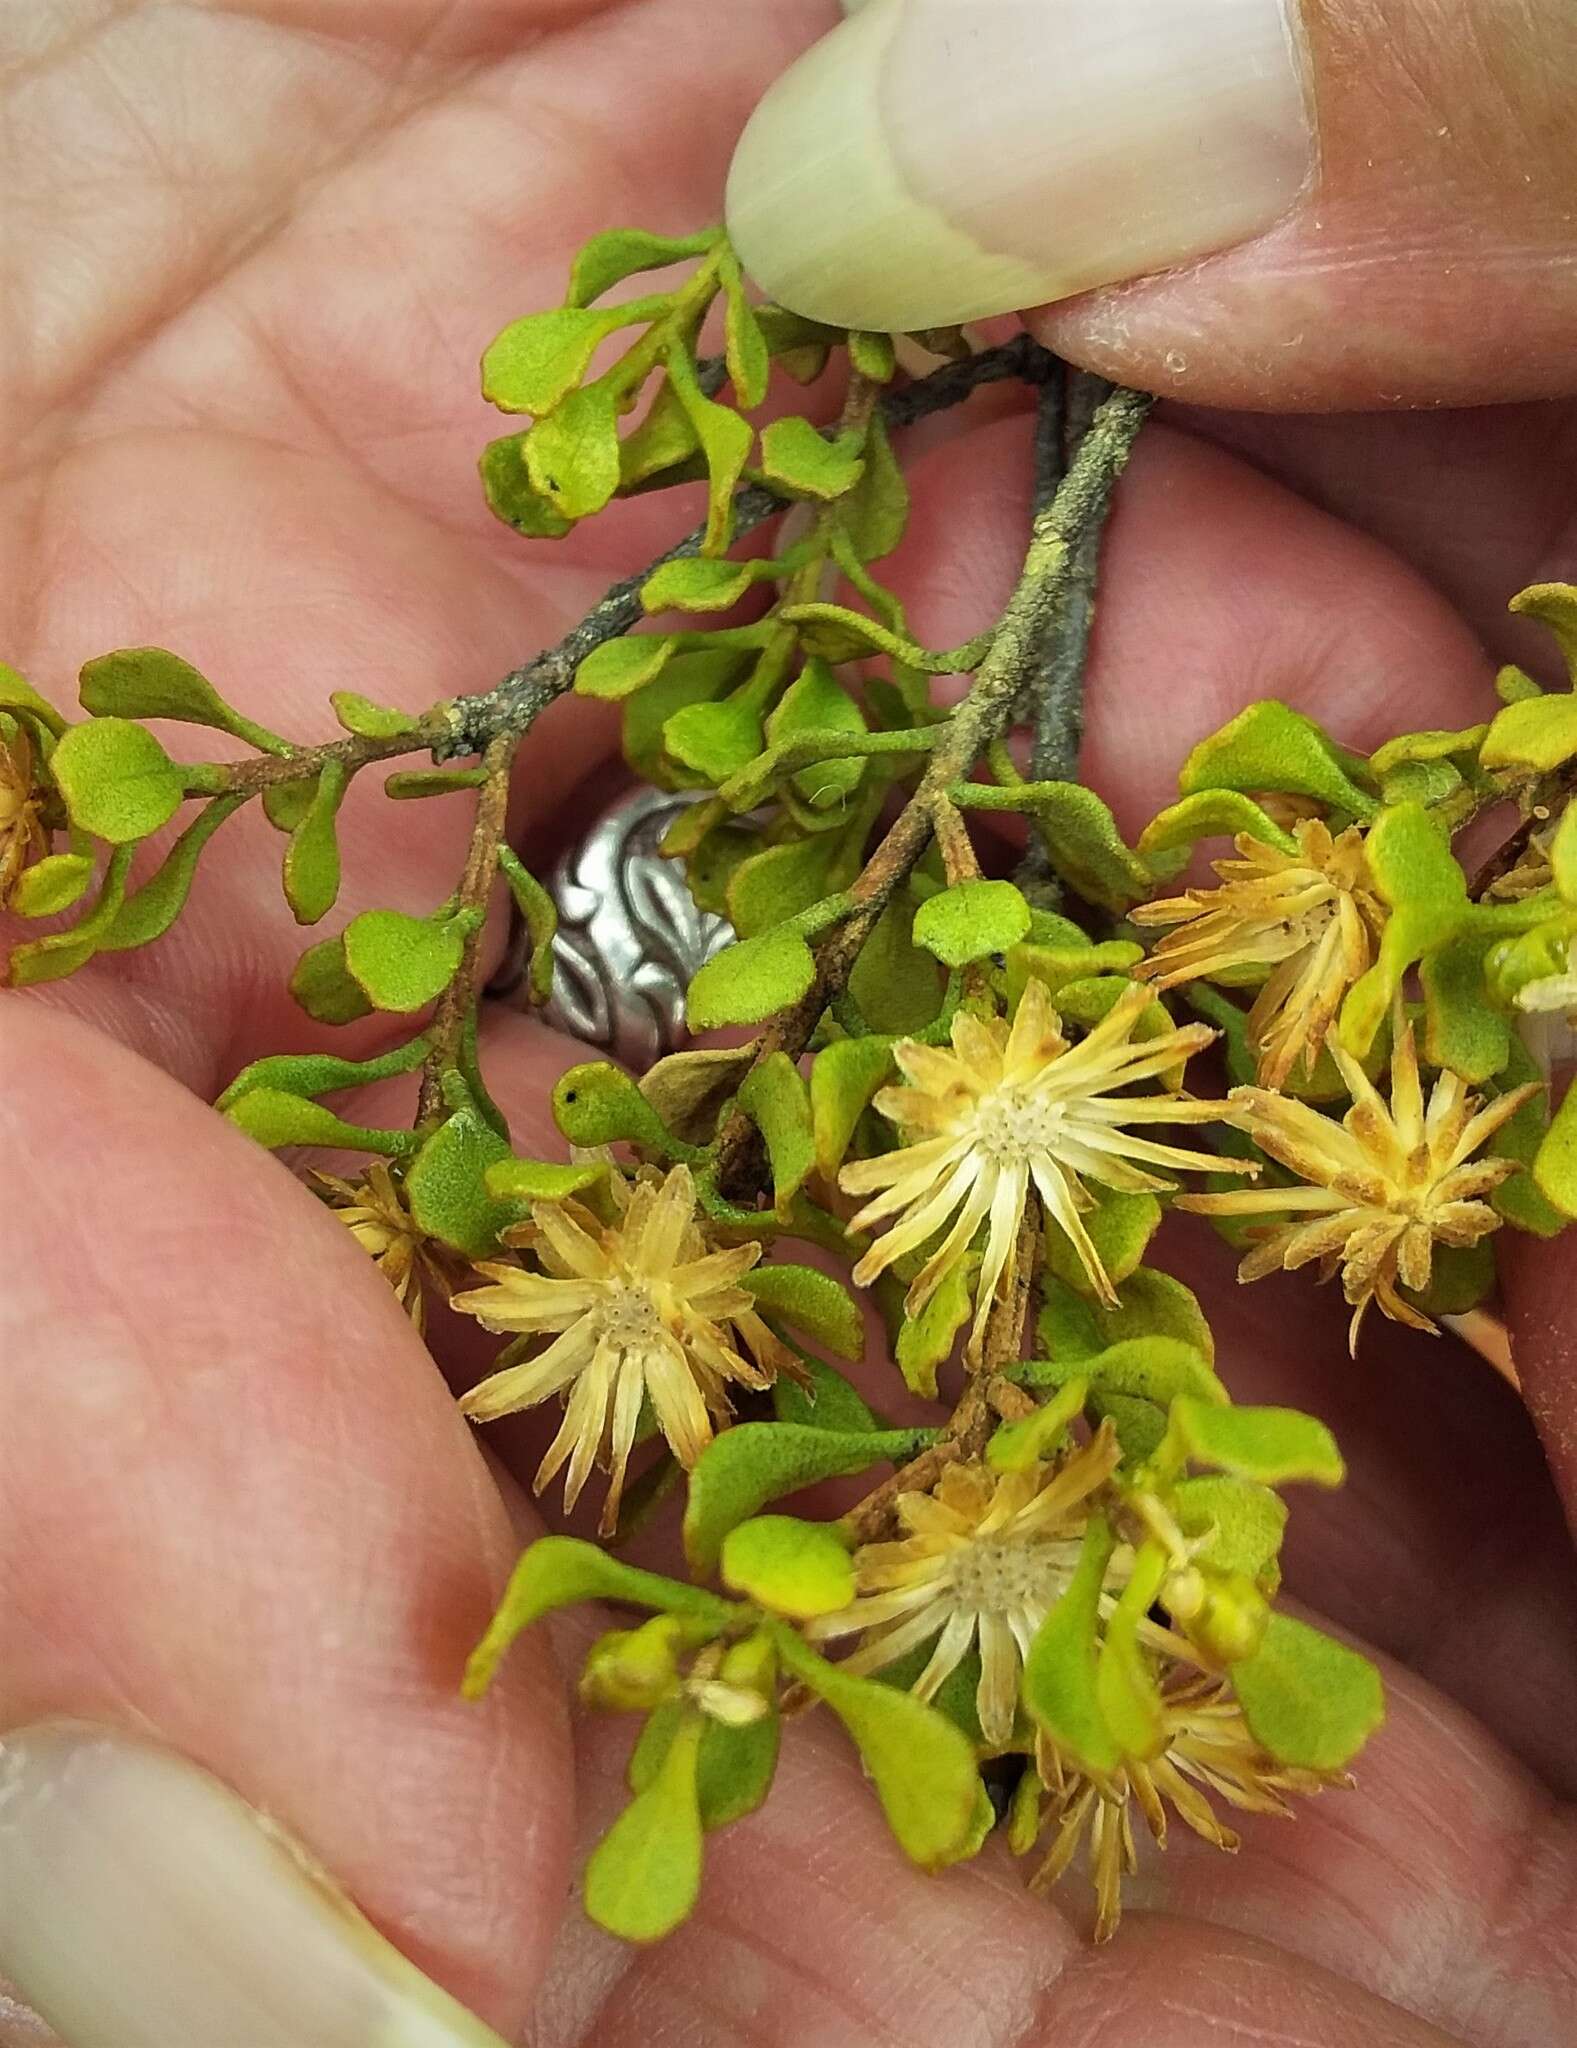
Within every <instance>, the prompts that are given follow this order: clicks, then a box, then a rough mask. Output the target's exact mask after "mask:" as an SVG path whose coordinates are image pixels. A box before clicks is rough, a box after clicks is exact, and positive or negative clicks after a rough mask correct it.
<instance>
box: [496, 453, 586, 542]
mask: <svg viewBox="0 0 1577 2048" xmlns="http://www.w3.org/2000/svg"><path fill="white" fill-rule="evenodd" d="M527 438H528V437H527V435H526V434H524V433H520V434H504V435H501V436H500V438H499V439H498V440H496V441H489V442H488V444H487V446H486V447H485V448H484V449H483V450H482V453H481V455H480V456H479V457H478V459H477V465H476V467H477V473H478V475H479V476H480V477H481V479H482V494H483V496H484V497H485V498H486V499H487V504H488V510H489V511H490V512H492V513H493V514H494V516H495V517H496V518H499V519H502V520H503V522H504V524H505V525H506V526H512V527H513V528H514V529H515V531H516V533H523V534H524V535H525V536H526V538H527V540H562V539H563V537H564V535H565V534H566V533H568V532H569V530H570V528H571V527H572V526H573V525H574V524H575V522H574V520H573V519H566V518H565V517H564V515H563V513H562V512H560V511H559V509H558V507H557V506H556V505H554V504H553V503H552V501H551V500H550V499H549V498H548V497H547V496H546V495H545V494H544V493H543V492H541V491H539V490H538V489H537V487H536V486H535V484H533V483H532V481H531V477H530V473H529V472H528V470H527V468H526V440H527Z"/></svg>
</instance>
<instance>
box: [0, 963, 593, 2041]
mask: <svg viewBox="0 0 1577 2048" xmlns="http://www.w3.org/2000/svg"><path fill="white" fill-rule="evenodd" d="M0 1046H3V1050H0V1070H3V1071H4V1073H5V1075H6V1078H7V1087H6V1090H5V1093H4V1097H3V1099H0V1125H3V1141H0V1142H3V1150H4V1155H5V1157H6V1158H7V1160H8V1161H9V1163H10V1164H9V1171H10V1173H11V1176H12V1178H11V1184H10V1192H9V1196H8V1201H7V1283H6V1290H5V1294H4V1308H3V1331H4V1336H3V1341H0V1353H3V1356H4V1360H5V1372H6V1379H7V1382H8V1385H7V1390H6V1396H5V1400H4V1408H5V1413H6V1417H7V1455H6V1458H5V1461H4V1465H3V1468H0V1601H3V1605H4V1611H5V1614H6V1629H5V1636H6V1654H5V1658H4V1660H3V1663H0V1728H4V1729H8V1730H10V1731H12V1733H11V1735H9V1736H7V1737H6V1738H5V1740H4V1742H3V1743H0V1777H3V1778H4V1781H5V1783H6V1786H7V1792H6V1796H5V1797H4V1799H0V1808H3V1814H0V1894H3V1895H4V1896H3V1897H0V1976H9V1977H11V1978H12V1979H13V1980H14V1981H15V1982H16V1983H17V1985H18V1987H19V1989H20V1990H21V1992H22V1994H23V1995H24V1996H25V1997H31V1998H32V1999H33V2000H34V2001H36V2002H37V2003H38V2004H39V2005H40V2007H41V2008H42V2009H43V2010H44V2012H45V2014H46V2016H47V2017H49V2018H51V2019H52V2020H53V2021H54V2022H55V2024H56V2025H57V2026H58V2027H59V2029H60V2031H61V2032H62V2033H63V2034H64V2035H65V2037H66V2038H67V2040H68V2041H70V2042H71V2044H72V2048H98V2044H100V2043H105V2044H110V2043H113V2044H114V2048H143V2044H144V2043H148V2044H154V2043H157V2044H159V2048H169V2044H171V2043H173V2042H176V2041H181V2042H191V2043H196V2042H198V2041H204V2042H215V2043H217V2042H220V2041H225V2042H237V2043H239V2042H243V2041H244V2042H246V2043H248V2044H249V2048H252V2044H256V2048H272V2044H274V2043H275V2042H276V2041H277V2042H279V2043H281V2044H283V2043H285V2042H287V2041H289V2042H294V2043H299V2042H303V2041H308V2040H310V2041H311V2042H313V2044H314V2048H340V2044H341V2043H343V2044H344V2048H352V2044H353V2043H354V2048H365V2044H367V2043H369V2042H371V2041H374V2040H378V2039H385V2040H387V2041H388V2042H389V2043H390V2044H391V2048H393V2044H395V2043H396V2042H399V2043H404V2042H406V2041H409V2042H410V2043H411V2044H413V2048H414V2043H415V2042H416V2041H417V2040H418V2039H420V2040H422V2041H424V2042H425V2041H428V2040H430V2041H432V2042H433V2043H435V2044H436V2043H439V2042H446V2041H448V2040H449V2039H451V2038H454V2039H455V2040H470V2039H473V2038H480V2037H478V2036H476V2034H475V2029H474V2028H473V2031H472V2034H470V2035H468V2034H466V2032H465V2031H464V2024H463V2023H462V2021H461V2019H460V2018H458V2017H456V2014H457V2013H458V2008H453V2009H451V2007H450V2006H449V2005H445V2004H444V2002H443V2000H442V1999H441V1998H440V1997H439V1995H438V1993H437V1992H436V1990H433V1991H432V1992H431V1995H430V1996H429V1994H428V1993H427V1992H426V1991H423V1990H422V1989H421V1977H420V1976H418V1970H419V1971H420V1972H421V1973H423V1974H424V1975H425V1976H426V1977H429V1978H431V1979H432V1980H434V1982H435V1983H441V1984H442V1985H443V1986H444V1987H445V1988H446V1990H447V1991H448V1992H450V1993H452V1994H453V1995H454V1996H455V1997H457V1998H458V1999H460V2000H461V2001H463V2003H464V2004H465V2005H466V2006H469V2007H471V2008H473V2009H475V2010H476V2011H478V2012H481V2013H484V2014H485V2015H486V2016H487V2017H488V2019H489V2020H490V2021H492V2022H494V2023H496V2024H498V2025H499V2026H501V2027H503V2028H506V2029H507V2028H510V2027H512V2026H514V2025H515V2024H516V2023H517V2022H518V2020H519V2018H520V2016H521V2013H522V2011H523V2009H524V2005H525V2003H526V2001H527V2000H528V1998H529V1996H530V1993H531V1989H532V1985H533V1982H534V1979H535V1976H536V1973H537V1972H538V1970H539V1969H540V1967H541V1963H542V1959H543V1955H544V1952H545V1947H546V1944H547V1941H548V1939H549V1936H550V1934H551V1928H552V1924H553V1919H554V1916H555V1913H556V1910H557V1901H558V1899H559V1897H560V1895H561V1891H562V1886H563V1882H564V1869H565V1865H564V1860H563V1859H564V1853H565V1835H566V1832H567V1825H568V1809H569V1799H570V1789H569V1782H568V1775H567V1764H568V1759H567V1757H566V1754H565V1751H564V1748H563V1745H562V1722H561V1713H562V1708H561V1704H560V1693H559V1687H558V1683H557V1679H556V1676H555V1674H554V1673H553V1671H552V1669H551V1667H550V1665H549V1664H548V1663H547V1662H546V1661H545V1660H544V1659H542V1658H541V1657H538V1658H537V1659H536V1660H533V1659H532V1658H530V1657H525V1658H522V1659H520V1660H519V1661H518V1663H517V1664H516V1666H515V1668H514V1669H512V1671H511V1673H510V1674H509V1676H508V1684H507V1689H506V1691H505V1692H504V1693H503V1694H502V1695H500V1696H498V1697H496V1698H490V1699H489V1701H488V1702H487V1703H486V1704H485V1705H484V1706H481V1707H475V1706H471V1705H468V1704H466V1703H464V1702H462V1701H461V1699H460V1698H459V1694H458V1683H459V1676H460V1672H461V1669H462V1667H463V1663H464V1658H465V1655H466V1653H467V1651H468V1650H469V1648H470V1647H471V1645H472V1643H473V1642H474V1641H475V1639H476V1637H477V1635H478V1633H479V1632H480V1630H481V1628H482V1627H483V1626H484V1624H485V1621H486V1619H487V1616H488V1614H489V1612H490V1610H491V1607H492V1605H493V1602H494V1599H495V1598H496V1594H497V1590H498V1588H499V1586H500V1584H501V1583H502V1579H503V1576H504V1574H505V1573H506V1572H507V1569H508V1567H509V1565H510V1563H511V1562H512V1561H513V1558H514V1555H515V1553H516V1549H517V1543H516V1539H515V1536H514V1534H513V1533H512V1531H511V1528H510V1525H509V1519H508V1516H507V1515H506V1513H505V1511H504V1508H503V1506H502V1505H501V1503H500V1500H499V1497H498V1493H497V1489H496V1487H495V1486H494V1485H493V1483H492V1481H491V1479H490V1478H489V1476H488V1474H487V1472H486V1470H485V1468H484V1466H483V1463H482V1460H481V1459H480V1457H479V1455H478V1453H477V1451H476V1448H475V1446H474V1445H473V1444H472V1443H471V1442H470V1441H469V1440H468V1434H467V1431H466V1428H465V1425H464V1424H463V1423H462V1422H461V1421H460V1419H459V1417H458V1416H457V1415H456V1414H455V1412H454V1409H453V1405H452V1403H451V1401H450V1399H449V1397H448V1394H447V1392H446V1391H445V1389H444V1387H443V1385H442V1383H441V1381H440V1380H439V1379H438V1377H437V1375H436V1374H434V1373H433V1372H432V1371H431V1369H430V1366H429V1365H428V1362H427V1360H426V1357H425V1354H424V1353H423V1351H422V1349H421V1347H420V1345H419V1344H417V1343H416V1342H415V1340H414V1339H413V1338H412V1336H411V1334H410V1332H409V1329H408V1326H407V1325H406V1323H405V1322H404V1319H403V1318H402V1316H401V1314H400V1311H399V1309H398V1306H397V1304H396V1303H395V1301H394V1299H393V1297H392V1295H391V1294H390V1293H389V1291H388V1290H387V1289H386V1288H385V1287H384V1286H383V1284H382V1282H381V1281H380V1280H379V1279H378V1277H377V1276H376V1274H375V1273H374V1272H373V1271H372V1270H371V1268H370V1267H369V1266H368V1265H367V1264H366V1262H365V1261H364V1260H363V1258H362V1256H361V1254H360V1253H359V1252H358V1251H357V1250H356V1247H355V1246H354V1245H353V1244H352V1242H351V1241H350V1239H349V1237H348V1236H347V1235H346V1234H345V1233H344V1232H342V1231H341V1230H339V1228H338V1227H337V1226H336V1225H335V1224H334V1223H333V1221H332V1219H330V1218H329V1217H328V1216H327V1215H326V1214H324V1213H323V1212H322V1211H321V1210H320V1209H319V1208H318V1207H317V1205H315V1204H314V1202H313V1201H312V1199H311V1197H310V1196H309V1195H308V1194H306V1192H305V1191H304V1190H303V1189H301V1188H300V1187H299V1186H297V1185H296V1184H294V1183H293V1182H292V1180H291V1179H290V1177H289V1176H288V1175H287V1174H286V1173H285V1172H283V1171H282V1169H281V1168H280V1167H279V1166H278V1164H277V1163H276V1162H274V1161H271V1160H269V1159H267V1158H265V1157H264V1156H262V1155H261V1154H259V1153H257V1152H256V1151H254V1150H253V1149H252V1148H250V1147H249V1146H248V1144H247V1143H246V1141H245V1140H243V1139H241V1138H240V1137H239V1136H238V1135H237V1134H235V1133H233V1132H231V1131H229V1130H228V1129H227V1128H226V1127H225V1126H224V1125H223V1124H222V1123H221V1122H220V1121H219V1120H218V1119H217V1118H215V1117H214V1116H212V1114H211V1113H210V1112H207V1111H205V1110H203V1109H202V1108H200V1107H199V1106H198V1105H197V1104H196V1103H194V1102H192V1101H191V1100H190V1098H189V1097H188V1096H186V1095H185V1094H184V1093H183V1092H182V1091H180V1090H179V1089H178V1088H176V1087H175V1086H174V1085H172V1084H171V1083H170V1082H168V1081H166V1080H165V1079H163V1078H162V1077H160V1076H158V1075H156V1074H154V1073H153V1072H152V1071H151V1070H149V1069H148V1068H146V1067H145V1066H144V1065H143V1064H142V1063H140V1062H138V1061H137V1060H135V1059H133V1058H132V1057H130V1056H129V1055H128V1054H126V1053H124V1052H122V1051H120V1050H119V1049H117V1048H115V1047H114V1046H112V1045H110V1044H109V1043H108V1042H107V1041H105V1040H103V1039H101V1038H99V1037H98V1036H96V1035H94V1034H92V1033H90V1032H88V1031H86V1030H84V1029H82V1028H80V1027H78V1026H75V1025H68V1024H66V1023H64V1022H62V1021H61V1020H59V1019H51V1018H48V1017H46V1016H45V1015H44V1013H43V1012H42V1011H39V1010H36V1009H34V1008H32V1007H31V1006H29V1005H25V1004H21V1003H18V1002H16V1001H14V1000H10V1001H5V1002H0ZM325 1302H332V1303H333V1304H334V1311H333V1314H332V1316H329V1315H326V1314H325V1311H324V1309H323V1303H325ZM62 1720H68V1721H70V1722H73V1723H76V1724H81V1723H84V1722H86V1723H89V1724H92V1725H93V1727H94V1729H95V1730H96V1731H98V1732H97V1733H95V1734H94V1735H92V1736H91V1737H90V1738H87V1739H83V1740H78V1739H77V1738H75V1737H73V1736H62V1735H61V1734H59V1733H58V1732H50V1730H51V1726H53V1727H54V1729H56V1730H57V1731H58V1726H59V1724H60V1722H61V1721H62ZM41 1728H42V1730H43V1732H40V1730H41ZM148 1745H157V1747H149V1746H148ZM172 1757H173V1758H174V1759H175V1761H173V1762H172V1761H170V1759H171V1758H172ZM222 1787H228V1788H230V1790H229V1792H225V1791H222V1790H221V1789H220V1788H222ZM239 1802H245V1805H244V1807H243V1806H242V1805H241V1804H240V1803H239ZM248 1811H250V1812H251V1813H252V1814H253V1815H254V1816H255V1815H257V1814H261V1815H264V1816H267V1820H266V1822H262V1823H259V1822H257V1821H256V1820H255V1818H254V1819H253V1820H248V1818H247V1814H248ZM171 1814H178V1815H179V1816H180V1819H179V1824H178V1825H172V1824H171V1821H170V1819H169V1816H170V1815H171ZM260 1827H261V1828H262V1829H263V1830H264V1832H263V1833H262V1834H261V1835H260V1834H259V1832H258V1830H259V1828H260ZM268 1829H277V1830H279V1831H281V1833H282V1835H283V1836H284V1837H286V1838H289V1839H293V1840H294V1841H297V1842H299V1843H301V1844H302V1845H304V1854H306V1855H307V1856H309V1857H310V1858H311V1859H312V1860H313V1862H314V1863H316V1864H320V1865H321V1866H322V1867H323V1868H325V1869H326V1870H327V1871H328V1872H330V1873H332V1881H333V1884H334V1885H336V1886H339V1887H343V1891H344V1893H345V1894H346V1895H348V1897H349V1898H350V1899H351V1900H354V1902H355V1904H356V1906H358V1907H359V1908H360V1909H361V1910H362V1911H363V1912H365V1913H366V1914H367V1915H368V1916H369V1918H370V1920H371V1921H372V1923H373V1924H374V1925H375V1926H376V1927H377V1928H379V1929H381V1930H382V1931H383V1933H384V1934H385V1935H386V1936H387V1937H388V1942H387V1943H382V1944H380V1943H379V1942H378V1941H377V1940H374V1939H373V1938H372V1937H371V1936H370V1935H368V1934H367V1933H366V1932H365V1931H362V1930H360V1929H359V1928H358V1926H357V1925H356V1923H355V1921H354V1916H351V1915H348V1914H347V1912H346V1910H345V1909H344V1908H343V1907H342V1906H341V1905H339V1904H337V1903H334V1898H335V1897H337V1895H331V1894H330V1893H329V1892H328V1891H326V1890H325V1889H323V1888H322V1887H320V1886H318V1885H317V1884H315V1883H314V1882H312V1881H310V1880H309V1879H308V1878H307V1877H304V1876H303V1875H302V1873H301V1869H300V1868H299V1866H298V1865H295V1864H292V1862H291V1861H290V1859H289V1858H288V1857H284V1856H281V1855H280V1854H279V1853H278V1852H277V1851H276V1850H275V1849H273V1848H271V1847H270V1846H269V1841H270V1837H269V1835H268V1833H267V1830H268ZM298 1938H299V1941H300V1942H301V1943H304V1944H306V1946H305V1947H304V1948H303V1950H302V1953H301V1956H300V1958H299V1967H297V1962H296V1959H295V1958H294V1957H293V1948H294V1947H295V1946H296V1944H297V1943H298ZM389 1943H392V1944H394V1948H392V1949H391V1948H390V1947H389V1945H388V1944H389ZM396 1950H397V1951H398V1952H399V1954H400V1955H403V1956H407V1957H409V1958H410V1959H411V1965H412V1966H415V1967H412V1966H403V1967H402V1965H401V1964H400V1962H399V1960H398V1958H397V1956H396V1953H395V1951H396ZM270 1958H272V1961H270ZM287 1959H290V1960H287ZM424 1999H425V2000H426V2001H427V2005H428V2006H430V2007H431V2010H432V2012H433V2013H436V2014H438V2015H439V2017H438V2018H433V2019H430V2020H428V2021H426V2022H425V2023H426V2024H427V2026H428V2031H427V2033H425V2034H422V2033H420V2032H419V2027H420V2025H421V2024H423V2023H424V2021H423V2010H424V2008H423V2005H422V2001H423V2000H424ZM444 2015H447V2017H446V2018H445V2017H443V2016H444ZM385 2022H386V2026H387V2031H386V2032H385V2033H384V2034H381V2035H380V2034H379V2033H378V2031H377V2029H378V2025H379V2024H384V2023H385ZM445 2027H447V2028H448V2031H447V2032H446V2031H445V2030H444V2029H445ZM401 2028H403V2029H404V2031H400V2029H401ZM487 2038H488V2039H489V2040H491V2038H492V2037H491V2035H488V2036H487Z"/></svg>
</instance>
